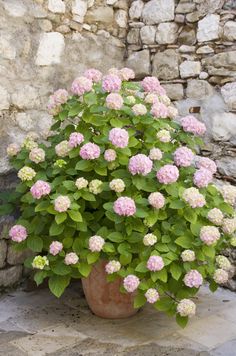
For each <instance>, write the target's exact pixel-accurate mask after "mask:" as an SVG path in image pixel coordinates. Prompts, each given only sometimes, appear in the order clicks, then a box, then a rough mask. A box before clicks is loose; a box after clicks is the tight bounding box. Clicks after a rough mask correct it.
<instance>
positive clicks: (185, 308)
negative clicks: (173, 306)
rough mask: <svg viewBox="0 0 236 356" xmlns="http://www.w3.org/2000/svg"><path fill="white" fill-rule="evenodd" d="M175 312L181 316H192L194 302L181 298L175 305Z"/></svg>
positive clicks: (194, 307) (194, 309)
mask: <svg viewBox="0 0 236 356" xmlns="http://www.w3.org/2000/svg"><path fill="white" fill-rule="evenodd" d="M177 313H179V315H181V316H188V317H190V318H191V317H192V316H194V315H195V313H196V304H194V302H192V301H191V300H190V299H182V300H181V301H180V302H179V303H178V305H177Z"/></svg>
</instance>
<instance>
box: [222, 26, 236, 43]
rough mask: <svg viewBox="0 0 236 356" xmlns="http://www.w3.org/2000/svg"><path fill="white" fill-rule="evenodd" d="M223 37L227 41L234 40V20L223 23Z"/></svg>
mask: <svg viewBox="0 0 236 356" xmlns="http://www.w3.org/2000/svg"><path fill="white" fill-rule="evenodd" d="M224 37H225V39H226V40H228V41H235V40H236V22H235V21H228V22H226V23H225V25H224Z"/></svg>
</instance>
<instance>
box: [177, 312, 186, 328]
mask: <svg viewBox="0 0 236 356" xmlns="http://www.w3.org/2000/svg"><path fill="white" fill-rule="evenodd" d="M176 322H177V324H178V325H179V326H180V327H181V328H185V326H186V325H187V324H188V317H187V316H181V315H179V314H176Z"/></svg>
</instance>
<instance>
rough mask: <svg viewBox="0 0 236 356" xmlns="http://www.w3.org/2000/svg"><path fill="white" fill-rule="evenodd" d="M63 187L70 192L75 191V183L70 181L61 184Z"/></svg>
mask: <svg viewBox="0 0 236 356" xmlns="http://www.w3.org/2000/svg"><path fill="white" fill-rule="evenodd" d="M63 186H64V187H65V188H66V189H67V190H71V191H72V192H74V191H75V190H76V186H75V182H74V181H72V180H66V181H65V182H63Z"/></svg>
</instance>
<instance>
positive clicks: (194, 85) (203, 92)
mask: <svg viewBox="0 0 236 356" xmlns="http://www.w3.org/2000/svg"><path fill="white" fill-rule="evenodd" d="M212 92H213V88H212V86H211V85H210V84H209V83H208V82H207V81H206V80H198V79H192V80H188V85H187V90H186V95H187V97H188V98H192V99H205V98H206V97H208V96H210V95H212Z"/></svg>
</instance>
